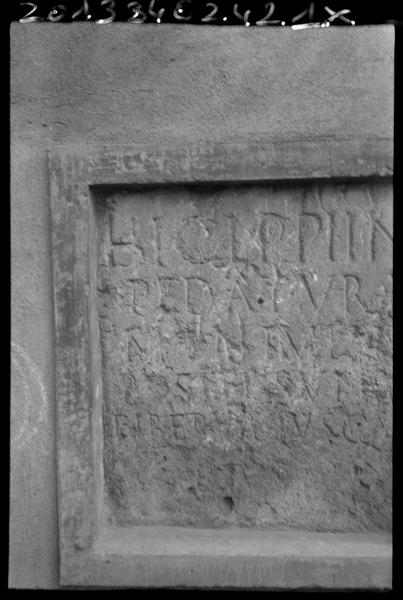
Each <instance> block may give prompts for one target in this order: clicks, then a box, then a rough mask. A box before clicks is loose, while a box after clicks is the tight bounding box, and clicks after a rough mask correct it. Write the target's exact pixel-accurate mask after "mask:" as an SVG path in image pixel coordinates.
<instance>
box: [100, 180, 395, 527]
mask: <svg viewBox="0 0 403 600" xmlns="http://www.w3.org/2000/svg"><path fill="white" fill-rule="evenodd" d="M96 204H97V211H98V221H97V222H98V249H97V251H98V312H99V323H100V333H101V345H102V353H103V387H104V389H103V395H104V400H103V403H104V417H103V418H104V470H105V481H106V488H107V490H106V492H107V499H108V505H109V509H110V511H109V512H110V515H109V518H110V520H111V521H112V522H114V523H115V524H117V525H134V524H163V525H182V526H194V527H223V526H235V525H236V526H247V527H263V528H277V527H298V528H303V529H311V530H315V531H335V530H345V531H359V530H367V529H368V530H371V531H374V530H376V529H388V528H389V527H390V526H391V427H392V406H391V402H392V398H391V396H392V392H391V386H392V384H391V380H392V373H391V369H392V359H391V353H392V338H391V327H392V322H391V321H392V190H391V186H390V184H385V183H376V184H374V183H372V184H370V185H369V184H366V183H361V184H337V185H322V184H316V185H312V184H310V185H302V184H301V185H299V186H296V185H293V186H290V185H276V186H268V185H262V184H256V185H233V186H232V185H231V186H211V185H206V186H200V187H199V186H180V187H179V186H175V187H155V188H151V187H146V188H142V189H141V188H140V189H139V190H130V191H121V192H116V191H114V192H112V193H109V194H108V195H105V196H104V195H99V196H98V197H97V198H96Z"/></svg>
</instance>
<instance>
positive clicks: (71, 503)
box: [49, 138, 393, 589]
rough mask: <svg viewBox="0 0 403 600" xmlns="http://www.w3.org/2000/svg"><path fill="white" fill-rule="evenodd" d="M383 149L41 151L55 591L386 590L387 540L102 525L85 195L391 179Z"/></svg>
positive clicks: (91, 211)
mask: <svg viewBox="0 0 403 600" xmlns="http://www.w3.org/2000/svg"><path fill="white" fill-rule="evenodd" d="M392 145H393V143H392V141H391V140H390V139H384V138H382V139H373V140H368V139H363V140H357V139H356V138H354V139H337V140H323V139H320V140H317V141H315V140H309V141H300V140H299V141H295V142H293V141H289V142H281V143H278V144H274V143H236V144H235V143H231V144H224V143H223V144H212V145H197V146H196V145H194V146H192V145H189V146H174V147H166V148H157V147H155V146H154V147H141V148H117V149H111V148H105V149H103V150H99V151H96V152H93V153H92V154H91V155H90V156H88V155H83V154H82V153H81V152H80V151H79V150H77V149H74V148H72V147H65V146H62V147H55V148H54V149H52V150H51V151H50V155H49V169H50V180H51V213H52V248H53V287H54V303H55V330H56V339H55V349H56V352H55V360H56V402H57V452H58V454H57V463H58V506H59V545H60V583H61V584H62V585H64V586H80V587H86V586H91V587H190V588H191V587H193V588H197V587H200V588H203V587H224V588H263V589H284V588H287V589H296V588H298V589H302V588H305V589H307V588H327V589H336V588H338V589H364V588H367V589H371V588H372V589H374V588H377V589H380V588H381V589H382V588H383V589H384V588H390V587H391V544H390V538H389V536H388V535H386V534H385V535H381V534H374V535H372V534H350V533H346V534H336V533H312V532H291V531H284V532H279V531H273V532H270V531H257V530H255V531H254V530H238V531H234V530H225V529H220V530H200V529H191V528H176V527H144V526H141V527H135V528H132V529H129V528H123V527H121V528H117V527H113V528H112V527H110V526H108V525H107V523H106V518H105V514H104V502H103V498H104V482H103V460H102V455H103V439H102V436H103V432H102V397H103V396H102V372H101V360H100V340H99V332H98V325H97V313H96V301H95V295H96V269H95V265H96V247H95V240H96V219H95V204H94V203H95V202H96V192H97V190H98V191H100V190H107V189H119V188H120V189H125V188H126V189H127V188H135V187H136V186H147V185H153V186H155V185H163V186H168V185H177V184H179V185H180V184H189V183H194V184H200V183H245V182H250V183H253V182H267V183H269V182H276V181H277V182H278V181H298V180H318V181H320V180H327V181H332V180H340V179H346V180H348V179H355V180H364V179H377V178H383V177H391V176H392V173H393V168H392V165H393V152H392Z"/></svg>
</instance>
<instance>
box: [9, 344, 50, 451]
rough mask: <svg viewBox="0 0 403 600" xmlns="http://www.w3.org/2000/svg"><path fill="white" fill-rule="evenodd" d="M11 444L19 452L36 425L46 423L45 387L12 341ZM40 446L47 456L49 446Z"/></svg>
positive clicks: (34, 434)
mask: <svg viewBox="0 0 403 600" xmlns="http://www.w3.org/2000/svg"><path fill="white" fill-rule="evenodd" d="M11 389H12V390H13V402H12V406H11V443H12V445H13V448H14V449H16V450H19V451H20V450H22V449H23V448H24V447H25V446H26V445H27V444H28V443H29V442H30V441H31V440H33V439H34V438H35V437H36V436H37V434H38V432H39V428H38V425H39V423H42V424H43V425H46V424H47V422H48V416H47V410H48V402H47V395H46V391H45V387H44V385H43V382H42V378H41V375H40V372H39V369H38V367H37V366H36V365H35V363H34V362H33V361H32V359H31V358H30V357H29V356H28V355H27V353H26V352H25V351H24V350H23V349H22V348H21V346H20V345H19V344H17V343H16V342H13V341H12V342H11ZM42 437H47V436H40V438H39V443H40V446H41V448H42V450H43V452H44V453H46V454H49V452H50V447H49V446H50V445H49V444H44V443H43V440H42V439H41V438H42Z"/></svg>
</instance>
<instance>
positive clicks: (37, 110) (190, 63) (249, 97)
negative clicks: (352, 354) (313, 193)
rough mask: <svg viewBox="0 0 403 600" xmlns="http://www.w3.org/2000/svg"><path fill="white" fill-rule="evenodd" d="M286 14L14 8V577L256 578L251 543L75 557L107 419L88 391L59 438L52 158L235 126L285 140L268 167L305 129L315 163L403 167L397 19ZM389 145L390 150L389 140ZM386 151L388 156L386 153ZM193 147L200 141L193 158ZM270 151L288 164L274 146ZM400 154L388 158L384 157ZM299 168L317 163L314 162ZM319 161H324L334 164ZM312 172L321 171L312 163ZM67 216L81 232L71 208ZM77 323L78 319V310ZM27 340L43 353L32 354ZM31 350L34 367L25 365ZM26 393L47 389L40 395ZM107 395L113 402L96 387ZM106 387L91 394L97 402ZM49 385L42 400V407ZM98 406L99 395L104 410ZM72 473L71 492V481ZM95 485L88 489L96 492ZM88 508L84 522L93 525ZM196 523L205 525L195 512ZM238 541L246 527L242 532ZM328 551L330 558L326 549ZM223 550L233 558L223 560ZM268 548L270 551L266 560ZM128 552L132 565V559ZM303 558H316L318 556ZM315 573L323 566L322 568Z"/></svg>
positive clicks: (215, 137)
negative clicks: (236, 21) (176, 20)
mask: <svg viewBox="0 0 403 600" xmlns="http://www.w3.org/2000/svg"><path fill="white" fill-rule="evenodd" d="M285 29H286V28H277V29H276V30H271V31H267V30H264V28H245V27H242V26H240V27H231V28H222V29H221V30H220V35H217V28H215V27H207V26H206V27H182V26H180V25H179V26H175V25H169V24H167V25H164V27H163V28H161V27H160V26H156V25H152V24H151V25H149V26H147V27H139V28H138V27H136V26H133V25H131V24H128V23H126V24H125V23H122V24H119V23H117V24H111V25H108V26H107V27H101V26H98V25H96V24H95V23H76V24H65V25H63V24H58V25H57V26H54V25H52V24H49V23H43V24H38V23H35V24H25V25H24V24H20V23H14V24H12V27H11V32H10V37H11V136H12V140H11V142H12V145H11V162H12V166H11V197H12V202H11V236H12V252H11V258H12V273H13V276H12V298H13V300H12V331H13V340H14V341H15V342H16V344H17V345H16V346H13V356H12V358H13V363H14V362H16V363H17V368H16V369H15V370H14V373H13V389H12V396H13V397H12V409H11V410H12V418H13V429H12V432H13V433H16V435H17V438H19V440H20V441H22V442H23V445H21V446H19V445H18V443H17V444H15V443H14V440H12V444H11V449H10V450H11V480H10V485H11V492H10V498H11V504H10V511H11V517H10V561H9V585H10V586H11V587H21V588H33V587H39V588H41V589H44V588H49V587H51V588H54V587H57V586H58V582H59V566H60V577H61V582H62V583H63V585H71V584H72V583H77V582H78V581H81V582H82V583H83V585H86V586H96V585H101V584H102V585H106V586H108V585H109V586H110V585H114V586H119V585H126V584H127V585H131V586H133V585H136V583H137V584H138V583H140V582H141V581H142V582H143V583H144V585H158V584H160V583H161V582H162V585H164V584H165V585H166V583H167V581H176V583H177V584H178V585H180V584H181V582H182V583H183V582H184V581H185V580H186V576H187V577H188V579H187V581H188V582H189V585H215V583H217V584H219V583H220V581H221V582H222V581H224V582H226V583H227V584H228V585H232V584H234V582H235V583H236V584H237V585H242V582H243V584H244V585H245V583H247V582H248V581H249V582H250V583H251V585H255V583H254V579H253V573H254V571H253V570H252V569H251V570H249V571H248V569H247V566H246V567H245V564H246V563H248V564H249V561H248V560H247V559H246V558H245V557H238V559H237V562H236V564H235V565H234V563H232V567H231V569H230V570H229V571H230V573H229V574H228V575H226V573H227V571H226V570H225V569H224V570H222V565H223V564H225V557H222V559H220V561H218V559H217V557H216V556H213V558H212V559H211V561H210V563H211V564H210V568H207V567H206V561H203V564H201V562H202V561H201V560H200V558H199V557H198V556H194V557H189V558H183V557H182V559H180V557H179V558H178V556H174V557H173V558H171V559H170V561H168V562H165V563H164V564H162V563H161V560H160V558H159V556H158V550H159V546H160V543H159V542H158V540H157V541H156V542H155V548H156V553H155V556H154V557H153V559H152V561H151V559H150V558H149V557H147V558H146V559H142V558H141V557H137V558H138V561H137V563H136V564H133V562H131V561H130V560H129V559H128V558H127V557H124V556H120V555H119V556H117V555H116V552H119V551H120V552H121V553H124V551H125V546H122V545H121V546H120V550H119V543H120V542H119V543H118V544H117V545H116V546H114V552H115V554H114V555H113V557H111V556H110V555H109V556H108V558H107V559H105V561H104V562H101V559H100V558H99V557H98V558H97V559H96V560H95V559H94V561H95V566H94V567H93V568H92V569H89V568H88V569H87V564H88V563H87V561H86V560H85V559H84V557H83V555H82V553H78V554H77V557H76V558H75V561H72V562H69V560H70V557H66V553H65V548H66V545H67V544H68V543H69V542H71V541H72V538H73V535H71V537H70V538H68V534H67V533H66V532H67V531H70V532H71V528H72V529H73V531H77V530H78V533H77V536H78V538H83V537H84V535H85V531H86V530H85V526H87V530H88V529H89V522H90V521H91V519H92V518H96V511H94V510H93V508H92V507H91V504H90V502H89V501H88V502H87V504H88V507H87V508H86V509H85V510H83V511H82V512H83V514H80V513H79V511H77V518H76V519H74V518H73V517H72V516H71V514H70V513H74V510H75V508H76V505H77V504H79V503H80V501H81V499H82V496H80V489H79V485H78V484H77V483H76V480H75V475H76V474H77V473H78V472H79V465H80V461H82V460H83V457H84V456H88V455H89V453H88V452H87V451H85V452H84V451H83V448H82V446H84V445H85V442H86V441H87V440H88V443H89V444H90V442H91V439H92V437H93V435H94V434H93V432H92V431H86V430H85V426H84V422H85V419H84V418H83V416H84V414H85V411H87V410H88V403H84V402H83V405H85V406H83V405H81V406H80V408H79V409H78V410H77V414H78V415H79V416H81V417H82V418H81V419H80V418H77V419H75V420H74V427H73V423H72V421H71V420H69V418H68V417H67V416H66V412H65V413H64V414H65V417H66V419H65V422H64V423H62V420H61V419H60V416H61V415H60V414H59V415H58V419H57V423H58V427H59V431H58V439H59V440H60V439H61V438H62V439H63V440H65V439H67V441H68V443H66V445H65V446H63V448H60V446H59V456H58V461H56V459H55V452H56V449H55V428H56V425H55V424H56V417H55V411H56V410H59V408H60V405H61V404H64V402H65V400H66V399H65V397H64V396H63V395H61V394H59V393H56V391H55V379H57V380H58V379H59V374H57V375H56V373H55V363H54V361H55V356H56V354H57V353H56V350H57V348H55V344H54V340H55V333H57V331H56V332H55V331H54V328H55V329H56V330H57V326H58V323H57V322H56V327H55V326H54V322H53V306H54V300H55V296H54V288H53V286H54V285H55V284H54V280H52V268H51V262H50V259H51V256H52V250H53V251H54V252H56V248H52V244H51V233H52V229H53V227H52V226H51V223H50V220H49V178H50V177H51V176H52V170H49V167H48V156H49V155H50V156H52V154H53V152H54V147H53V145H54V144H58V145H60V146H63V147H70V148H73V150H74V152H75V153H76V155H77V158H78V159H80V157H81V158H85V157H87V156H88V155H89V154H91V153H92V152H95V153H97V152H98V150H99V147H100V146H105V145H107V146H108V149H109V148H111V147H113V146H116V145H118V146H119V147H123V146H124V147H130V148H131V147H132V146H133V145H137V146H138V147H140V148H144V147H145V146H146V145H152V146H153V147H154V148H158V149H160V148H164V147H167V146H170V147H175V148H176V147H178V146H188V145H189V146H197V145H199V144H200V143H201V144H206V143H210V142H211V141H215V142H217V143H218V144H222V142H223V141H224V142H228V141H232V142H233V141H236V142H237V143H239V145H240V146H245V145H247V144H248V143H251V142H253V143H258V144H261V143H263V145H266V144H267V143H268V142H270V143H271V144H273V147H274V156H275V158H276V165H275V169H274V171H275V172H274V173H266V176H268V177H269V178H270V177H273V176H274V177H276V176H278V174H279V173H280V174H281V173H282V172H283V173H284V172H285V171H286V172H288V171H289V160H290V159H291V161H294V159H295V154H293V153H292V152H290V144H291V147H295V146H294V143H296V145H297V146H298V147H299V149H298V155H299V156H300V161H299V163H298V164H299V165H300V166H302V167H304V166H305V165H310V166H311V168H312V171H313V170H314V169H317V168H318V166H319V167H322V166H323V164H324V165H325V166H326V167H327V166H328V165H329V164H330V165H331V167H332V169H331V172H329V173H326V174H325V175H326V176H332V175H333V176H348V175H352V176H355V177H356V176H361V175H374V176H379V175H385V174H387V173H388V172H390V165H391V152H390V150H389V148H390V147H391V143H392V138H393V54H394V52H393V45H394V29H393V27H392V26H376V27H359V28H343V27H341V28H339V27H332V28H328V29H327V30H326V31H325V30H315V29H314V30H306V31H300V32H293V31H290V30H288V28H287V30H285ZM161 48H163V50H162V51H161ZM268 57H269V59H268ZM307 141H309V147H308V143H307ZM327 141H328V142H329V144H328V145H327V144H326V142H327ZM384 146H385V149H386V151H382V148H383V147H384ZM348 147H349V148H350V149H348ZM322 149H324V151H323V152H322ZM328 149H330V150H331V151H330V153H329V152H328ZM346 150H347V151H346ZM245 153H246V151H245ZM377 155H378V159H377V160H374V156H375V157H376V156H377ZM179 156H182V154H179ZM187 156H188V155H186V153H185V158H186V157H187ZM280 159H281V160H280ZM178 162H179V164H181V161H178ZM234 162H235V161H234ZM245 162H246V163H248V161H247V160H246V161H245ZM258 163H259V164H261V161H258ZM279 163H281V164H279ZM248 164H249V163H248ZM266 166H269V167H270V168H272V169H273V163H272V162H270V161H269V162H267V163H266ZM292 166H293V163H292V162H291V167H292ZM388 166H389V169H387V168H386V169H385V167H388ZM100 168H101V170H102V171H103V172H104V173H107V172H108V173H109V175H108V177H110V179H109V180H108V177H106V183H109V184H111V185H114V184H115V183H117V184H118V185H120V184H123V183H125V181H124V180H123V179H122V176H121V174H119V173H116V164H114V162H113V161H111V163H110V164H109V165H108V164H102V165H100ZM214 168H215V161H214V160H213V158H212V157H211V156H210V163H209V165H208V169H207V170H210V169H211V170H213V169H214ZM281 169H283V171H281ZM176 170H178V169H177V168H176ZM255 171H256V172H257V171H258V169H255ZM296 171H297V174H298V173H299V174H300V175H301V176H302V177H303V176H304V174H303V173H302V174H301V168H299V169H297V170H296ZM318 171H319V174H320V173H322V174H323V169H322V168H320V169H318ZM198 172H199V173H200V170H199V171H198ZM306 175H307V174H305V176H306ZM311 175H312V176H313V177H315V176H317V175H315V173H312V172H311ZM284 177H285V175H283V178H284ZM66 179H67V180H69V181H70V183H71V189H72V190H75V189H77V186H78V183H77V181H78V180H77V179H75V175H74V177H73V174H72V171H69V173H68V175H67V177H66ZM126 182H127V183H129V184H130V183H131V182H130V181H128V180H127V181H126ZM73 198H74V194H73V192H69V194H67V196H66V197H65V198H63V201H66V202H71V201H72V199H73ZM69 222H70V221H69ZM72 223H73V226H72V227H73V229H74V228H75V227H77V223H76V222H75V221H74V219H73V220H72ZM78 226H79V227H81V224H79V225H78ZM61 228H64V230H65V233H66V234H67V221H64V222H63V224H62V225H61ZM80 231H81V229H80ZM86 249H87V240H86V239H85V238H84V237H82V245H81V246H80V248H79V250H77V253H76V257H75V258H76V259H77V260H79V259H80V257H82V256H86V254H85V252H86ZM57 251H59V249H58V250H57ZM76 275H77V273H76V272H75V271H74V272H73V271H72V270H71V271H69V270H68V269H67V270H66V272H65V273H64V274H63V276H64V277H65V281H68V282H70V281H75V282H76V284H75V285H76V287H77V288H78V289H80V291H82V293H83V297H84V299H85V291H86V283H85V282H83V281H82V280H80V281H79V282H77V279H75V277H76ZM83 303H84V301H83ZM92 303H93V304H94V305H95V301H94V302H93V301H92V300H91V305H92ZM67 312H68V310H67ZM70 312H71V311H70ZM75 316H76V315H75ZM80 318H81V316H80ZM78 320H79V319H77V321H78ZM69 323H70V325H71V326H73V325H74V324H75V320H74V317H73V316H70V319H69ZM79 346H80V340H79V339H77V340H76V343H75V348H76V351H72V352H71V357H72V362H73V363H74V361H75V364H74V365H73V367H74V368H72V371H71V373H70V375H69V374H68V375H67V376H66V380H67V382H68V383H69V384H70V382H71V384H72V385H71V399H72V400H74V397H75V396H74V391H75V390H77V386H78V384H77V381H78V378H79V377H78V373H77V370H78V368H79V367H80V369H81V371H80V375H81V373H82V372H84V373H86V372H87V368H86V364H85V363H83V362H80V361H81V356H80V357H77V348H78V347H79ZM14 348H16V354H14ZM20 350H23V352H24V353H25V354H24V356H25V357H29V358H30V361H31V362H30V361H26V360H25V358H22V356H23V355H22V354H21V352H20ZM32 363H33V364H34V366H35V374H36V375H35V378H34V379H35V380H34V381H32V379H31V374H32V373H33V372H34V371H32V369H31V367H30V366H29V365H30V364H31V366H32ZM23 365H24V368H25V372H24V373H22V369H21V368H19V367H21V366H23ZM74 369H76V370H74ZM32 383H33V387H32ZM26 385H28V392H27V390H26ZM42 386H43V387H42ZM43 391H44V393H43ZM27 398H28V399H29V402H31V400H32V404H28V405H27V403H26V399H27ZM94 399H96V400H97V402H96V403H97V404H98V400H99V403H100V398H98V396H97V395H96V394H94ZM92 400H93V398H92V397H91V396H90V395H89V396H88V402H89V406H90V409H91V408H92ZM42 401H43V406H44V409H45V410H44V412H43V413H41V412H40V403H41V402H42ZM31 409H32V410H31ZM27 411H28V412H27ZM98 411H99V407H98V406H97V407H96V411H95V412H96V414H97V412H98ZM26 414H29V415H32V416H33V417H34V418H35V419H36V417H37V416H41V415H42V417H43V418H41V419H39V420H34V421H31V420H30V421H29V427H28V429H25V431H27V430H28V431H29V434H28V437H25V438H23V437H22V436H21V435H20V431H21V429H20V427H23V426H24V425H25V423H26V419H25V415H26ZM15 424H17V430H16V429H15V428H14V427H15ZM62 428H63V429H62ZM77 430H79V431H80V433H81V438H82V439H81V444H82V445H81V446H80V445H79V444H77V447H75V446H74V444H75V443H76V442H77V439H76V438H75V437H74V436H75V433H76V431H77ZM95 445H96V446H101V445H102V437H97V438H96V444H95ZM68 451H69V452H70V453H69V452H68ZM97 457H98V458H99V452H98V454H97ZM376 457H377V455H376V454H375V458H376ZM377 460H379V459H377ZM61 463H63V464H64V465H65V467H63V481H62V482H61V481H60V479H59V482H58V486H59V487H58V493H57V494H56V465H57V464H59V467H60V464H61ZM93 469H94V470H95V471H100V470H102V460H98V459H97V461H96V462H95V464H94V466H93ZM88 473H90V471H88V472H86V474H85V475H83V476H82V477H81V479H80V484H81V485H82V486H83V487H84V486H85V484H87V483H88V482H91V475H90V474H89V475H88ZM61 483H62V484H63V485H62V486H61ZM88 485H90V483H88ZM65 487H67V488H69V492H68V493H66V494H65V495H64V493H63V491H62V490H64V489H65ZM364 489H365V488H363V490H364ZM83 497H84V500H86V499H87V496H86V495H85V494H83ZM101 497H102V496H101ZM57 499H58V500H59V506H58V507H57ZM68 507H70V508H71V510H70V513H69V511H68ZM58 510H59V517H60V520H59V523H57V520H56V519H57V511H58ZM70 517H71V518H70ZM80 522H81V523H83V527H82V529H80V528H79V526H78V524H79V523H80ZM74 528H75V529H74ZM125 529H126V528H125ZM189 529H190V530H193V532H194V528H189ZM222 531H223V532H228V531H229V529H227V528H226V529H223V530H222ZM148 535H149V534H148V533H147V536H148ZM209 535H210V536H211V535H212V534H211V531H210V532H209ZM66 538H67V541H66ZM60 540H61V541H60ZM59 543H60V548H59V550H58V548H57V545H58V544H59ZM202 543H203V545H204V547H205V548H208V546H206V539H205V538H202V539H201V540H199V545H200V544H202ZM233 543H234V540H233V538H232V537H231V539H230V541H229V542H228V545H230V544H233ZM161 544H162V542H161ZM240 544H241V545H243V544H242V543H241V542H240ZM135 547H137V548H138V546H135ZM185 549H186V547H184V550H185ZM349 556H351V555H349ZM181 561H182V562H181ZM314 561H315V562H314V564H315V565H317V564H318V563H317V558H315V559H314ZM368 561H369V563H368V564H369V566H368V564H367V567H366V568H363V567H362V564H361V563H357V561H356V560H354V561H350V559H348V560H347V562H348V565H349V569H350V573H351V574H352V575H353V574H356V576H355V577H354V584H355V585H356V586H358V587H360V586H361V585H364V587H365V586H371V585H373V586H375V587H379V586H380V587H382V585H385V581H386V582H387V585H389V586H390V573H389V571H388V570H387V575H386V580H385V578H383V580H381V581H380V580H379V579H378V578H377V577H376V576H375V575H374V574H375V573H376V571H377V566H376V565H377V563H376V561H374V558H371V559H368ZM151 562H152V563H153V567H152V568H151V567H150V563H151ZM216 562H220V565H219V566H218V567H217V568H216V569H215V563H216ZM266 562H267V561H266V558H263V559H262V561H261V563H263V567H264V565H265V564H266ZM121 563H124V564H125V567H120V564H121ZM389 564H390V561H389ZM147 567H149V568H147ZM293 569H294V571H295V568H294V567H293V568H292V569H291V570H293ZM302 570H303V572H304V573H306V569H304V568H302ZM173 571H175V573H176V577H175V576H174V575H172V572H173ZM280 571H281V564H280V565H279V564H277V565H276V568H275V569H274V572H275V573H280ZM200 572H202V574H201V575H200ZM248 573H249V574H250V577H249V579H248V577H247V576H248ZM317 573H318V579H320V580H321V582H322V584H323V585H324V586H326V585H329V584H333V585H336V584H337V583H340V582H344V581H346V580H347V578H346V572H345V570H344V569H343V570H341V571H340V570H337V573H336V571H335V569H334V568H333V567H331V566H328V567H327V568H326V571H325V572H323V570H319V571H318V572H317ZM367 573H369V575H368V576H367ZM221 574H222V576H221ZM238 574H239V577H238ZM198 575H200V576H198ZM371 575H374V576H373V577H371ZM278 577H279V579H280V580H281V581H280V583H281V585H283V586H284V585H285V586H287V584H288V585H290V584H291V580H290V579H289V578H281V575H280V574H279V575H278ZM318 579H316V581H318ZM255 581H256V580H255ZM259 581H260V582H262V581H263V580H262V579H261V578H260V577H257V583H256V585H257V584H258V582H259ZM294 581H295V580H294ZM310 581H311V582H315V579H314V578H313V579H311V580H310ZM349 581H350V583H351V581H352V579H351V578H349ZM266 582H268V584H273V579H272V578H269V577H268V578H267V579H266Z"/></svg>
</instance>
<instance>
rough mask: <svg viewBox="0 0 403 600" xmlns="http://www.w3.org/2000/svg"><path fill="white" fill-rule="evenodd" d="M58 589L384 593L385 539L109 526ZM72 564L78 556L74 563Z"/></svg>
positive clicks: (388, 551) (388, 568)
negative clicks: (68, 587)
mask: <svg viewBox="0 0 403 600" xmlns="http://www.w3.org/2000/svg"><path fill="white" fill-rule="evenodd" d="M93 552H94V553H93V554H92V555H90V556H89V555H87V556H85V557H84V556H83V560H77V562H76V560H74V561H73V562H74V564H73V563H69V561H67V564H65V567H66V568H65V571H64V573H63V574H62V581H61V583H62V585H70V586H71V585H76V586H88V585H91V586H94V587H121V588H125V587H155V588H158V587H177V588H214V587H216V588H260V589H272V590H275V589H328V590H330V589H335V590H336V589H339V590H340V589H345V590H346V589H350V590H351V589H356V590H358V589H368V590H369V589H373V590H380V589H384V590H386V589H390V588H391V586H392V540H391V535H390V534H387V533H385V534H365V533H364V534H363V533H357V534H354V533H316V532H306V531H290V530H288V531H263V530H254V531H253V530H243V529H195V528H184V527H160V526H154V527H153V526H147V527H146V526H141V527H135V528H132V529H127V528H119V527H113V528H112V527H111V528H108V529H105V531H104V532H103V533H102V534H101V536H100V537H99V539H98V541H97V543H96V544H95V547H94V549H93ZM76 559H78V556H77V557H76Z"/></svg>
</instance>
